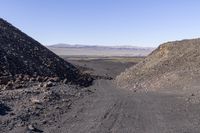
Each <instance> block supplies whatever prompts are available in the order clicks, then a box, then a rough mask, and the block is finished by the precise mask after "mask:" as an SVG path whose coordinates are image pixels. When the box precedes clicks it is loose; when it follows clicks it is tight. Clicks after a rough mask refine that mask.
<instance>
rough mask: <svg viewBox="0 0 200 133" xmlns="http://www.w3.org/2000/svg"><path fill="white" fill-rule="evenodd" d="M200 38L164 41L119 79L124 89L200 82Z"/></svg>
mask: <svg viewBox="0 0 200 133" xmlns="http://www.w3.org/2000/svg"><path fill="white" fill-rule="evenodd" d="M199 80H200V39H193V40H183V41H176V42H169V43H165V44H162V45H161V46H159V47H158V48H157V49H156V50H155V51H153V52H152V53H151V54H150V55H149V56H148V57H147V58H146V59H145V60H144V61H143V62H140V63H139V64H137V65H136V66H133V67H132V68H130V69H128V70H126V71H125V72H123V73H122V74H121V75H119V76H118V77H117V78H116V82H117V84H118V85H119V86H121V87H123V88H129V89H133V90H138V89H146V90H157V89H175V88H177V89H184V90H186V89H190V88H191V87H195V86H196V87H198V86H199V85H200V83H199Z"/></svg>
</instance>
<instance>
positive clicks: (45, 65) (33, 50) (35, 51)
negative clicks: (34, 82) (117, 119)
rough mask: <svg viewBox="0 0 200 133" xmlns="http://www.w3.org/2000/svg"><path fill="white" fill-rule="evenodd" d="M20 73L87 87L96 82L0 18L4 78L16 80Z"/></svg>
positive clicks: (0, 60) (0, 68)
mask: <svg viewBox="0 0 200 133" xmlns="http://www.w3.org/2000/svg"><path fill="white" fill-rule="evenodd" d="M18 74H20V75H29V76H31V77H34V76H35V77H36V76H43V77H59V78H61V79H65V78H66V79H67V81H68V82H73V83H75V84H79V85H83V86H88V85H90V84H91V82H92V80H91V78H89V76H86V75H82V74H81V73H80V72H79V70H78V69H77V68H76V67H75V66H73V65H72V64H70V63H68V62H67V61H64V60H63V59H62V58H60V57H59V56H57V55H56V54H54V53H53V52H51V51H50V50H48V49H47V48H46V47H44V46H42V45H41V44H40V43H39V42H37V41H36V40H34V39H32V38H31V37H29V36H28V35H26V34H25V33H23V32H21V31H20V30H19V29H17V28H16V27H14V26H12V25H11V24H10V23H8V22H6V21H5V20H3V19H1V18H0V77H2V76H4V77H5V76H6V77H10V80H15V79H16V75H18ZM2 80H4V81H5V79H2V78H0V85H1V82H2Z"/></svg>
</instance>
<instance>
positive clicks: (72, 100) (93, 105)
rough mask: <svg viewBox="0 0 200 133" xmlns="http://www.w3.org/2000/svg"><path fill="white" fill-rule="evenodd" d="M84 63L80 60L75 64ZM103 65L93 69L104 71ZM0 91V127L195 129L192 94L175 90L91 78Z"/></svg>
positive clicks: (87, 131) (91, 132) (49, 131)
mask: <svg viewBox="0 0 200 133" xmlns="http://www.w3.org/2000/svg"><path fill="white" fill-rule="evenodd" d="M98 61H99V60H98ZM98 61H95V62H93V63H94V64H92V62H91V66H94V68H92V67H91V68H92V70H98V67H96V66H97V64H98ZM102 62H104V61H103V60H101V61H100V62H99V65H100V64H101V63H102ZM84 63H85V62H84ZM84 63H83V64H81V63H80V64H79V66H82V65H84ZM112 63H113V62H112ZM112 63H111V62H110V63H109V64H112ZM115 65H116V63H113V66H112V65H111V68H115V67H116V66H115ZM102 66H105V64H104V63H103V65H102ZM118 67H120V65H118ZM103 68H104V67H100V68H99V69H100V70H101V71H102V72H106V73H107V70H103ZM105 68H106V67H105ZM121 69H123V67H121ZM117 70H120V69H117ZM112 71H114V72H116V70H114V69H111V70H110V73H111V72H112ZM93 72H94V73H95V72H96V71H93ZM97 72H98V71H97ZM118 72H119V71H118ZM118 72H116V73H118ZM102 74H103V73H102ZM3 93H4V94H3ZM3 93H0V99H1V101H2V100H4V101H6V102H3V103H0V109H1V108H2V111H1V112H0V117H1V119H0V132H6V133H9V132H12V133H27V132H45V133H111V132H112V133H199V131H200V126H199V123H200V113H199V112H200V106H199V103H193V102H192V101H191V99H192V98H193V97H194V95H190V96H189V97H188V95H184V94H180V93H176V92H163V91H156V92H133V91H130V90H124V89H120V88H117V87H116V86H115V85H114V84H113V81H112V80H96V81H95V84H94V85H93V86H91V87H89V88H85V89H83V88H82V89H81V88H77V87H76V86H69V85H63V84H57V85H56V86H54V87H50V88H43V89H38V88H37V86H35V87H34V86H33V87H31V88H28V89H20V90H16V91H13V92H12V93H8V91H5V92H3ZM27 96H28V97H27ZM22 99H23V100H22ZM33 127H34V128H33ZM31 129H34V130H31Z"/></svg>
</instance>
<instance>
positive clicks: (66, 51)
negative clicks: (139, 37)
mask: <svg viewBox="0 0 200 133" xmlns="http://www.w3.org/2000/svg"><path fill="white" fill-rule="evenodd" d="M48 48H49V49H50V50H52V51H53V52H55V53H56V54H58V55H84V56H87V55H88V56H146V55H148V54H149V53H151V52H152V51H153V50H154V48H148V47H135V46H99V45H79V44H75V45H70V44H55V45H51V46H48Z"/></svg>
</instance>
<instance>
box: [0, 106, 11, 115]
mask: <svg viewBox="0 0 200 133" xmlns="http://www.w3.org/2000/svg"><path fill="white" fill-rule="evenodd" d="M10 111H11V108H10V107H8V106H6V105H5V104H2V103H0V116H1V115H2V116H3V115H6V114H8V112H10Z"/></svg>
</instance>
